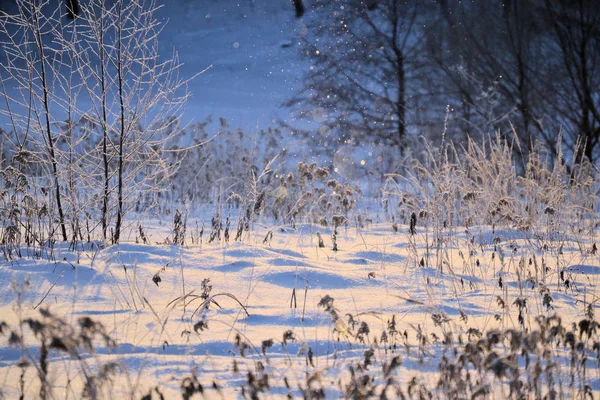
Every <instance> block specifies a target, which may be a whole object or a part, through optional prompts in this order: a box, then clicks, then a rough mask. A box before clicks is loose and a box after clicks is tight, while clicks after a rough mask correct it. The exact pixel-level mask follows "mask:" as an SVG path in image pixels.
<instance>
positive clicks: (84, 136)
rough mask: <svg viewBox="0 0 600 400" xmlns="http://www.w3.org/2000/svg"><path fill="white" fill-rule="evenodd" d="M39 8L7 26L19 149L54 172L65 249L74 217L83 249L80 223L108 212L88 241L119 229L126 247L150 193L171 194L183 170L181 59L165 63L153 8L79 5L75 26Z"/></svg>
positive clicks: (9, 99)
mask: <svg viewBox="0 0 600 400" xmlns="http://www.w3.org/2000/svg"><path fill="white" fill-rule="evenodd" d="M37 3H38V2H37V1H36V0H19V4H18V5H19V10H20V12H19V14H17V15H8V14H4V15H3V16H2V17H3V19H2V20H1V21H2V23H3V24H2V25H1V28H2V29H3V32H4V33H6V36H7V38H8V39H7V40H6V41H5V42H4V43H3V44H2V51H3V53H4V54H3V56H5V57H4V58H3V59H5V60H6V62H4V63H3V64H2V67H3V69H4V71H5V72H6V74H3V75H2V87H3V88H4V90H3V94H4V96H3V97H4V100H5V102H6V104H7V110H6V111H5V114H6V115H8V116H9V117H10V118H11V120H12V121H13V131H14V134H15V137H16V138H17V139H16V143H17V144H18V146H14V147H15V148H18V147H20V148H25V147H27V148H30V149H33V150H34V154H35V156H36V161H37V162H38V163H39V164H40V165H42V166H44V167H45V168H46V170H47V171H48V177H49V178H50V180H51V181H52V182H53V185H54V191H55V199H56V200H55V203H56V204H57V209H58V210H57V214H58V220H59V225H60V228H61V233H62V238H63V240H67V238H68V235H67V226H66V223H65V215H66V212H67V211H68V212H69V215H71V218H72V219H71V220H72V223H71V231H72V232H71V233H72V236H71V237H72V238H73V240H75V239H76V238H78V237H79V238H81V239H83V236H84V235H82V233H81V223H80V220H81V216H82V215H84V216H88V218H89V217H93V216H96V215H97V211H96V210H98V209H100V210H101V214H100V216H99V218H98V220H96V221H98V222H94V223H92V224H91V225H92V226H90V227H88V235H87V237H88V238H90V236H91V233H90V232H91V231H93V229H94V227H95V226H96V225H100V226H101V227H102V235H101V237H102V239H103V240H107V239H108V232H107V231H108V229H109V225H110V224H112V223H114V228H113V231H112V235H111V239H112V241H113V242H114V243H117V242H119V241H120V240H121V233H122V230H123V227H124V224H125V218H126V215H127V213H128V212H129V211H130V210H132V209H133V208H134V207H136V206H137V208H138V209H143V208H144V207H143V205H141V204H140V202H141V199H142V198H144V194H145V193H149V192H156V191H159V190H162V189H164V188H165V187H166V181H167V180H168V178H169V177H170V176H171V174H172V173H173V171H174V169H175V168H176V165H177V164H176V163H177V160H174V159H173V157H170V156H169V153H168V152H169V149H170V148H171V147H172V146H173V145H174V144H176V137H177V135H178V134H179V133H180V128H179V118H178V115H180V112H181V111H182V108H183V106H184V103H185V100H186V99H187V91H186V83H187V81H184V80H182V79H180V78H179V75H178V68H179V63H178V60H177V55H176V54H175V53H174V54H173V55H172V57H171V58H161V57H159V52H158V49H159V46H158V35H159V34H160V31H161V24H160V23H159V22H158V21H157V20H156V18H155V12H156V10H157V9H158V6H157V5H156V3H155V2H154V1H152V0H117V1H114V2H112V5H111V6H110V7H108V6H106V4H105V1H104V0H90V1H86V2H85V3H82V4H79V15H78V17H77V18H76V19H74V20H66V19H64V18H61V14H60V10H59V9H57V8H56V6H54V7H53V6H52V5H50V4H49V3H48V2H43V3H41V4H37ZM24 27H25V28H28V29H24ZM30 49H34V50H36V51H35V52H34V51H31V50H30ZM9 86H11V87H16V88H17V90H16V92H14V91H9V90H6V88H7V87H9ZM41 150H43V152H42V151H41ZM173 161H175V164H174V163H173ZM42 182H43V181H42ZM42 184H43V183H42ZM64 190H66V191H67V193H68V196H66V197H67V198H68V199H69V200H68V201H67V207H66V210H64V208H65V202H64V199H63V196H62V193H63V191H64ZM98 202H99V203H100V204H101V206H100V207H97V203H98Z"/></svg>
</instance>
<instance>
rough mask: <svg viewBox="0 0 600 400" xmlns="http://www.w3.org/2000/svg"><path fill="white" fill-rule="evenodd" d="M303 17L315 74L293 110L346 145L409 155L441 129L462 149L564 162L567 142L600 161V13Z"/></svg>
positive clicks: (558, 8)
mask: <svg viewBox="0 0 600 400" xmlns="http://www.w3.org/2000/svg"><path fill="white" fill-rule="evenodd" d="M304 6H305V7H306V14H305V16H304V17H303V21H304V22H305V23H306V24H307V26H308V34H307V35H306V36H305V37H304V38H302V43H301V50H300V51H301V54H302V56H303V57H304V58H305V59H307V60H309V61H310V63H311V65H312V67H311V69H310V70H309V71H307V73H306V76H305V85H304V87H303V89H302V90H301V91H300V92H299V93H297V95H296V96H295V97H294V98H292V99H290V101H289V102H288V104H287V105H288V106H290V107H291V109H292V110H293V111H294V113H295V115H296V117H298V118H304V119H308V120H312V121H313V122H314V123H317V124H319V125H320V126H321V127H320V128H322V129H325V131H327V132H331V135H334V136H333V137H335V139H336V140H339V141H347V140H349V139H351V140H353V141H355V142H361V143H375V144H382V145H391V146H394V147H396V148H398V149H400V150H402V149H404V148H405V147H406V146H407V145H410V142H411V140H412V139H413V138H415V137H417V136H421V135H424V136H428V137H430V138H434V137H436V136H437V137H439V136H440V135H441V131H442V130H443V129H446V131H447V132H446V134H447V136H451V137H453V138H455V139H461V138H464V137H465V136H466V135H469V136H471V137H474V138H477V137H482V136H487V135H488V134H494V133H495V132H500V134H501V135H503V136H504V137H507V138H508V139H510V140H515V141H516V140H518V141H519V144H518V146H517V145H516V146H515V149H517V152H518V155H519V156H520V157H522V159H523V161H525V160H526V158H527V154H528V152H529V151H530V150H531V149H532V148H533V146H536V145H540V144H541V145H544V146H546V147H547V148H548V149H550V150H551V151H554V149H555V148H556V142H557V139H558V137H559V133H560V134H561V135H562V138H563V141H564V144H565V145H566V146H567V147H568V149H569V151H570V152H572V153H573V152H575V151H578V152H579V154H580V155H581V156H585V157H587V158H588V159H589V160H590V161H592V162H595V161H597V160H598V156H599V154H598V153H599V152H600V28H599V27H600V5H598V3H597V1H595V0H575V1H571V0H529V1H517V0H508V1H499V0H497V1H489V2H487V1H486V2H480V1H472V2H464V1H459V0H429V1H417V0H406V1H398V0H377V1H366V0H312V1H310V2H309V1H305V2H304ZM315 110H316V111H315ZM315 112H316V114H317V115H318V116H320V118H317V119H315V118H314V114H315ZM323 115H325V118H323V117H322V116H323ZM446 117H448V120H447V121H446V122H447V123H446V128H444V121H445V120H446ZM323 127H324V128H323ZM315 139H316V141H317V142H319V141H323V139H322V137H319V136H318V135H315ZM328 140H329V141H331V138H328ZM515 143H516V142H515Z"/></svg>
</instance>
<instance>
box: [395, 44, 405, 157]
mask: <svg viewBox="0 0 600 400" xmlns="http://www.w3.org/2000/svg"><path fill="white" fill-rule="evenodd" d="M397 58H398V99H397V100H396V108H397V114H398V147H400V151H403V150H404V138H405V137H406V99H405V93H406V89H405V85H406V82H405V73H404V57H403V55H402V52H397Z"/></svg>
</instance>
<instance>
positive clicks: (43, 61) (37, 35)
mask: <svg viewBox="0 0 600 400" xmlns="http://www.w3.org/2000/svg"><path fill="white" fill-rule="evenodd" d="M31 11H32V16H33V18H34V23H35V38H36V44H37V46H38V50H39V53H40V62H41V68H42V71H41V73H42V74H41V79H42V90H43V91H44V96H43V104H44V114H45V122H46V135H47V141H48V143H47V146H48V153H49V155H50V163H51V164H52V175H53V178H54V193H55V197H56V207H57V208H58V220H59V223H60V229H61V233H62V237H63V240H64V241H67V240H68V239H67V228H66V226H65V214H64V212H63V207H62V201H61V199H62V196H61V194H60V183H59V181H58V167H57V164H58V163H57V161H56V154H55V151H54V138H53V137H52V131H51V129H50V101H49V99H48V82H47V75H46V59H45V55H44V44H43V42H42V34H41V32H40V29H41V27H40V23H39V18H38V10H37V7H36V5H35V3H32V4H31Z"/></svg>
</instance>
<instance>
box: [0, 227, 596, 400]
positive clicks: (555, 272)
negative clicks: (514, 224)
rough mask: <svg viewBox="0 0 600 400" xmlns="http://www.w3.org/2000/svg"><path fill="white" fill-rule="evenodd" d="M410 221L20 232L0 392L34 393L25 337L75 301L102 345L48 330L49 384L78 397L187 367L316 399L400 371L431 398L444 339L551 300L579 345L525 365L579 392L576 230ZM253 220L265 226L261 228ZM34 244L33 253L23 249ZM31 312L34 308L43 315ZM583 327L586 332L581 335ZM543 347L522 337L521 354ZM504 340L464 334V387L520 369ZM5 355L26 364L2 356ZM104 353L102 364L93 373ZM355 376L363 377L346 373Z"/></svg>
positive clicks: (234, 391) (32, 342)
mask: <svg viewBox="0 0 600 400" xmlns="http://www.w3.org/2000/svg"><path fill="white" fill-rule="evenodd" d="M190 222H192V223H191V224H190V226H191V225H195V223H196V221H190ZM419 225H420V222H419V223H418V224H417V228H416V232H415V234H414V235H411V234H410V232H409V230H410V227H409V226H402V225H401V226H399V227H398V232H397V233H394V231H393V230H392V227H391V225H390V224H387V223H377V221H373V222H372V223H369V224H367V225H366V226H363V228H360V227H358V226H356V225H353V224H348V225H347V226H343V227H340V228H338V230H339V232H338V235H337V246H338V251H337V252H334V251H333V250H332V242H331V239H330V237H331V232H330V231H329V230H327V228H323V227H317V226H310V225H299V226H297V227H296V229H292V228H291V227H281V228H274V229H273V230H270V231H267V230H261V229H256V230H254V231H252V233H251V234H246V233H245V234H244V235H243V236H242V239H241V241H234V240H233V236H234V234H233V233H232V234H231V238H230V240H229V242H228V243H225V242H224V237H223V238H222V239H223V240H222V242H219V243H216V242H213V243H210V244H209V243H207V241H208V240H209V237H208V233H206V234H204V235H203V236H204V237H203V238H202V243H201V244H199V243H198V242H199V240H200V238H199V232H198V231H195V233H194V232H193V230H192V232H191V233H190V239H189V240H190V241H191V238H192V237H194V235H196V236H195V239H194V242H195V243H194V244H191V242H190V243H189V244H187V245H185V246H175V245H158V244H154V243H156V242H163V241H164V240H165V238H166V237H167V236H169V235H172V232H170V231H169V228H167V227H164V226H163V227H161V226H159V225H158V224H154V225H153V224H152V221H148V222H147V223H146V227H147V228H146V229H147V230H148V231H149V232H151V233H150V234H149V235H148V237H147V240H148V241H149V242H150V243H152V244H147V245H146V244H137V243H135V240H133V238H130V241H128V242H125V243H122V244H120V245H115V246H110V247H106V248H104V247H102V246H100V247H98V245H97V244H94V243H91V244H90V243H85V244H80V243H78V244H77V245H76V246H75V250H73V249H72V248H71V249H69V246H68V245H64V246H63V245H57V247H56V248H55V249H54V250H53V254H47V250H44V249H32V248H30V249H25V248H24V249H22V251H23V255H25V257H23V258H19V259H15V260H14V261H11V262H6V261H4V262H2V263H0V282H2V288H1V289H0V301H1V305H0V307H1V311H0V315H2V319H3V320H4V321H5V322H6V323H8V325H10V327H11V328H12V329H15V330H16V332H17V333H18V332H22V333H24V341H25V343H24V345H23V346H22V347H20V348H19V346H16V347H17V348H15V346H9V345H8V343H7V341H6V340H4V341H3V342H2V347H1V348H0V357H1V362H0V366H1V368H0V377H1V382H2V383H1V387H2V394H3V396H5V397H6V398H15V397H18V396H19V391H20V389H19V381H20V376H21V374H22V372H23V371H24V373H25V376H24V378H23V379H24V381H25V382H26V386H25V389H26V390H25V397H27V398H29V397H36V396H37V394H38V393H39V380H38V379H36V377H37V375H38V373H39V368H40V365H39V364H40V361H39V360H40V341H41V340H44V339H45V340H46V341H47V343H50V342H51V340H54V339H51V338H50V337H49V336H52V337H56V338H62V339H61V340H64V341H65V342H67V341H68V340H77V339H76V338H77V336H76V335H75V334H73V333H72V332H71V331H70V330H71V329H75V331H76V332H79V330H80V328H78V326H79V325H78V324H79V322H78V321H80V319H81V318H84V317H90V318H92V319H93V321H94V322H100V323H102V325H103V327H104V328H103V329H104V330H103V331H102V333H103V334H106V335H108V336H110V338H111V339H112V340H114V343H112V344H114V346H108V344H110V343H108V342H106V341H104V340H102V338H101V336H100V335H96V336H95V337H94V340H93V342H92V345H93V349H94V351H90V350H88V349H85V348H83V349H82V348H80V349H78V350H76V351H77V354H76V355H71V357H69V356H68V355H67V354H65V351H62V350H61V348H60V346H58V345H56V344H55V347H56V348H53V349H52V345H50V347H51V349H50V352H49V355H48V365H49V367H48V375H47V380H48V382H49V384H50V386H51V395H52V398H77V397H79V396H80V395H81V393H82V387H83V385H84V382H85V380H86V379H89V378H90V377H94V378H95V379H96V384H97V386H98V389H97V390H99V392H102V393H103V394H104V396H106V397H109V398H110V397H112V398H125V397H133V398H139V397H141V396H143V395H145V394H147V393H148V392H149V391H151V389H152V388H154V387H157V388H158V389H159V391H160V392H161V393H163V394H164V395H165V396H166V398H173V397H178V396H179V394H180V393H182V389H181V385H182V383H186V382H187V384H191V382H196V381H194V380H193V379H195V378H192V380H188V381H184V378H185V377H193V376H196V377H197V382H199V383H200V384H201V385H202V386H203V388H204V390H205V391H206V392H205V395H206V396H207V397H208V398H220V397H225V398H229V397H233V396H236V395H237V396H240V395H241V394H244V395H245V396H247V397H251V396H252V393H253V391H255V392H256V393H258V392H263V391H264V393H265V395H266V397H273V396H274V397H278V396H285V395H288V394H290V395H292V396H294V397H298V396H301V395H302V392H301V390H304V395H307V396H309V397H310V394H308V393H309V392H308V391H310V390H313V391H315V393H318V390H319V389H320V388H323V390H324V392H323V393H324V394H325V395H326V396H327V397H338V396H340V395H347V396H352V393H353V391H356V392H357V393H363V394H364V395H367V393H369V392H368V390H370V387H371V386H372V387H373V388H374V390H375V392H373V393H377V394H379V393H380V392H381V391H382V390H383V388H384V387H385V386H386V384H388V382H391V385H390V387H389V388H388V396H390V398H393V397H396V395H397V394H398V393H397V392H395V390H396V389H395V387H396V386H398V387H399V388H401V390H402V392H403V393H404V394H405V395H407V396H409V389H408V388H409V387H410V386H411V381H412V380H413V378H414V379H415V381H414V382H413V385H412V386H413V389H412V392H411V393H412V396H409V397H413V398H418V397H419V395H418V393H419V391H420V390H421V389H422V388H427V389H428V390H430V391H431V392H432V393H433V394H434V396H436V397H441V398H443V397H445V393H446V390H448V389H446V388H443V387H440V386H438V380H440V375H439V368H438V364H439V363H440V362H441V361H442V357H446V358H448V359H450V360H453V359H454V357H453V356H452V354H453V351H454V350H453V349H458V350H459V351H460V350H461V349H465V348H466V347H465V346H464V343H466V342H467V341H468V340H473V341H474V342H475V343H476V342H477V340H478V339H480V338H483V339H485V338H489V337H490V336H489V334H488V333H489V332H500V331H498V329H500V330H508V331H509V332H520V333H519V334H518V335H520V336H519V337H520V338H521V339H524V336H525V335H526V334H525V331H527V332H530V333H531V332H537V335H540V326H539V325H538V322H536V319H535V317H536V316H548V317H550V316H552V315H555V314H557V315H560V316H561V318H562V322H561V323H562V325H561V326H562V329H563V330H565V331H567V332H568V331H571V329H572V327H571V324H572V323H574V324H575V326H574V329H575V330H574V332H575V336H574V337H575V339H581V340H582V342H586V345H585V346H586V350H585V351H583V350H582V351H574V352H573V353H572V352H571V351H570V350H569V346H568V345H567V344H566V343H561V344H559V345H558V346H557V347H556V349H552V350H550V351H551V354H550V355H545V356H549V357H550V358H551V359H552V360H553V361H558V360H561V362H560V363H559V364H557V365H549V364H548V363H549V361H546V360H540V368H541V370H540V374H541V375H542V376H543V377H542V378H541V379H542V380H545V379H548V377H547V376H546V375H545V373H546V372H547V371H546V370H545V368H551V369H552V370H553V372H552V374H553V376H554V379H555V380H556V382H561V384H560V385H561V386H560V387H561V396H562V397H564V398H571V397H582V393H583V390H584V386H585V385H589V388H590V390H591V389H593V391H594V392H595V396H597V394H598V389H599V387H600V386H599V385H600V373H599V369H598V364H597V363H598V360H597V359H596V360H594V359H590V358H588V359H587V360H586V359H585V357H590V354H588V351H589V352H590V353H593V352H592V350H591V348H592V347H593V346H594V344H593V343H591V342H590V343H587V342H588V340H586V339H587V337H586V334H587V333H586V332H587V331H585V332H584V331H582V332H583V336H581V335H580V330H581V329H582V328H581V324H579V321H580V320H583V319H585V318H586V315H589V314H590V313H592V314H593V313H596V314H597V312H598V284H599V280H600V266H599V265H600V262H599V260H598V255H597V253H596V251H595V242H594V238H593V237H577V238H576V237H563V238H561V239H560V240H557V241H552V240H541V239H540V238H538V237H535V236H534V235H531V234H529V233H523V232H519V231H517V230H513V229H502V230H497V231H495V232H494V231H492V228H491V227H472V228H470V229H468V230H465V229H452V230H451V229H448V230H442V231H441V234H442V236H441V237H440V238H439V239H440V240H439V242H438V241H436V240H434V239H433V237H432V229H431V228H429V229H426V228H425V227H422V226H419ZM268 232H272V237H271V235H268V237H267V238H266V242H265V236H266V235H267V234H268ZM317 232H319V233H320V235H321V237H322V239H323V241H324V246H325V247H323V248H320V247H319V243H318V242H319V239H318V236H317ZM132 235H133V234H132ZM137 241H140V239H139V238H138V239H137ZM34 250H35V251H41V253H42V254H41V258H38V257H36V256H34V257H27V256H26V253H27V252H32V251H34ZM48 257H50V258H51V261H49V260H48V259H47V258H48ZM25 281H27V282H29V284H28V285H27V286H23V284H22V282H25ZM15 282H20V283H19V284H17V285H15ZM184 293H185V295H186V299H185V301H183V298H182V296H183V294H184ZM546 294H548V296H549V297H548V296H545V295H546ZM17 299H18V301H17ZM44 310H49V312H50V313H52V314H51V316H43V312H44ZM54 316H55V317H54ZM27 318H32V319H34V320H38V321H39V322H40V323H41V324H42V326H43V327H42V328H39V329H40V333H38V337H37V338H34V335H33V333H32V329H34V328H25V326H28V325H27V323H22V324H21V327H20V328H18V327H19V321H20V320H21V321H27ZM53 318H61V319H63V321H64V322H61V324H63V323H64V324H65V326H64V327H61V326H60V325H59V324H57V322H56V321H53ZM553 323H554V324H556V321H555V322H553ZM553 323H550V325H552V324H553ZM44 325H45V327H44ZM71 327H75V328H71ZM548 329H549V328H548ZM7 331H8V330H7V327H6V326H5V327H4V333H5V334H7V333H6V332H7ZM90 331H91V332H95V331H94V330H93V329H91V330H90ZM41 332H44V333H41ZM557 332H560V330H557V331H556V332H554V334H555V335H557V338H556V339H555V340H558V341H559V343H560V342H561V340H560V339H558V337H559V336H560V334H559V333H557ZM543 334H545V335H548V334H549V333H548V332H546V333H543ZM543 334H542V335H543ZM564 334H565V333H563V335H564ZM44 335H48V336H46V337H44ZM515 335H516V334H515ZM91 336H93V335H91ZM597 339H598V336H597V332H596V333H593V334H592V332H591V331H590V339H589V341H593V340H596V341H597ZM459 340H460V343H463V345H460V344H459ZM512 340H513V341H514V340H515V337H513V338H512ZM543 345H544V344H543V343H537V344H536V343H534V344H530V343H529V344H528V346H533V347H532V349H530V351H531V354H532V355H531V357H532V361H531V363H532V364H534V361H533V359H535V356H534V354H542V353H543V351H542V346H543ZM66 346H67V347H68V346H69V344H68V343H67V344H66ZM482 346H483V347H485V346H484V345H482ZM511 346H516V345H515V344H514V343H513V342H511V339H510V334H507V339H505V340H500V342H499V343H497V344H496V345H495V346H493V347H492V349H493V350H494V351H495V352H496V353H497V355H496V357H497V359H496V358H492V359H490V358H489V357H491V356H488V355H487V352H490V354H491V351H490V349H487V350H485V349H483V348H482V349H480V350H479V351H480V352H481V357H482V358H483V359H484V361H483V363H484V365H485V367H483V366H482V369H483V370H484V371H485V372H482V373H481V376H485V377H486V380H484V381H483V382H480V385H482V387H483V386H484V385H486V384H487V385H489V387H488V389H489V390H490V391H491V392H492V393H493V394H494V395H495V398H504V397H506V396H508V394H509V392H510V388H509V385H508V383H507V382H509V381H510V378H511V374H512V372H511V371H512V370H511V367H510V365H512V364H511V363H512V362H517V363H518V364H519V365H518V367H519V368H521V370H524V369H525V368H528V370H529V369H531V370H533V368H534V367H533V365H529V366H527V367H526V366H525V365H524V362H525V361H524V359H525V358H524V357H523V355H522V354H521V351H520V347H519V349H518V350H514V351H512V353H514V354H516V355H517V356H519V357H518V360H511V358H510V355H511V354H510V353H511ZM525 346H526V345H523V347H524V348H525ZM595 346H597V342H596V344H595ZM369 352H371V353H370V355H368V354H369ZM496 353H494V354H496ZM514 354H513V356H514ZM595 354H596V355H597V354H598V349H597V348H595ZM367 355H368V356H367ZM486 356H487V358H486ZM396 357H398V358H396ZM572 357H574V358H575V361H574V365H573V364H571V358H572ZM366 358H368V359H369V360H368V361H366ZM20 360H21V361H23V360H27V361H28V364H29V366H28V367H26V368H20V367H19V365H20V364H19V362H20ZM392 360H396V361H392ZM500 360H504V361H505V362H506V363H507V365H508V366H506V367H505V368H506V370H507V371H504V372H498V373H499V374H500V375H498V376H497V377H495V375H494V372H493V371H494V369H493V368H494V366H493V363H494V362H499V361H500ZM454 361H456V360H454ZM397 362H399V364H398V365H397V366H396V367H397V368H392V369H390V365H391V364H392V363H397ZM110 363H114V365H113V366H112V368H114V373H113V374H111V373H108V374H105V375H107V377H104V378H102V377H100V375H101V374H102V368H103V366H106V365H112V364H110ZM365 363H367V365H365ZM369 364H370V365H369ZM351 367H353V368H354V373H355V374H356V376H354V377H352V376H351V374H350V369H349V368H351ZM498 368H501V367H498ZM584 368H586V369H587V372H583V369H584ZM469 369H470V370H471V373H472V374H473V375H477V372H476V370H475V369H474V368H473V367H472V366H471V367H469ZM480 372H481V371H480ZM249 374H252V375H253V378H250V377H249ZM363 374H365V375H367V376H370V377H372V379H373V381H370V380H368V381H365V382H364V383H365V385H364V386H362V385H361V384H359V382H362V381H361V379H359V377H360V376H362V375H363ZM463 374H464V373H463ZM502 374H504V375H502ZM572 377H574V381H573V382H571V379H572ZM583 378H584V379H585V381H582V379H583ZM102 379H104V380H102ZM261 379H263V380H262V381H261ZM369 379H371V378H369ZM390 379H391V380H390ZM462 379H464V376H463V378H462ZM471 379H472V380H473V381H476V377H475V376H473V377H472V378H471ZM529 379H531V377H530V378H529ZM501 381H502V382H504V383H503V384H501V383H500V382H501ZM36 382H38V383H36ZM213 382H214V383H213ZM447 383H448V385H449V386H452V385H457V382H454V383H452V382H451V379H448V380H447ZM213 385H215V386H213ZM353 385H354V386H353ZM557 387H558V385H557ZM436 388H437V389H436ZM307 390H308V391H307ZM361 390H362V391H364V392H361ZM394 393H395V394H394ZM544 393H545V392H544ZM313 394H314V393H313ZM154 395H155V396H157V392H155V393H154ZM314 395H315V396H316V394H314ZM104 396H102V397H104ZM156 398H158V397H156Z"/></svg>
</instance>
